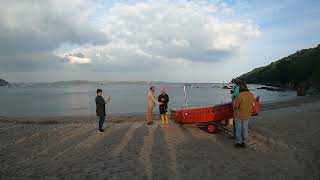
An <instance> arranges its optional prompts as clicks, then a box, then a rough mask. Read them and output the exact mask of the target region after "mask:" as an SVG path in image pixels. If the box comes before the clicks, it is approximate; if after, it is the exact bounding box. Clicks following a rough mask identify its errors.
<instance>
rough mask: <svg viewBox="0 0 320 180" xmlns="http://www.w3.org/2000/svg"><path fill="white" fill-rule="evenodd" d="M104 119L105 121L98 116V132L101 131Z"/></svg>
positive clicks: (102, 117)
mask: <svg viewBox="0 0 320 180" xmlns="http://www.w3.org/2000/svg"><path fill="white" fill-rule="evenodd" d="M104 119H105V118H104V116H100V118H99V130H102V127H103V123H104Z"/></svg>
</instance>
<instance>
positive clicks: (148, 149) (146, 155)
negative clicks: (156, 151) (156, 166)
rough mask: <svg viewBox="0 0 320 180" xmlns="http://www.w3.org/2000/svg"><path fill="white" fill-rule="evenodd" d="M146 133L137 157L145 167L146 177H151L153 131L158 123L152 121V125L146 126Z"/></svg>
mask: <svg viewBox="0 0 320 180" xmlns="http://www.w3.org/2000/svg"><path fill="white" fill-rule="evenodd" d="M147 128H148V134H147V135H146V136H144V139H143V145H142V147H141V150H140V155H139V157H140V158H139V159H140V160H141V161H142V162H143V164H144V167H145V173H146V175H147V179H152V161H151V155H152V146H153V143H154V132H155V131H156V129H157V128H158V124H157V123H156V122H154V125H152V126H147Z"/></svg>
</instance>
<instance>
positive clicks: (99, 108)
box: [96, 89, 111, 133]
mask: <svg viewBox="0 0 320 180" xmlns="http://www.w3.org/2000/svg"><path fill="white" fill-rule="evenodd" d="M110 100H111V97H110V96H109V98H108V100H107V101H105V100H104V99H103V97H102V90H101V89H97V96H96V114H97V116H98V117H99V132H100V133H102V132H104V130H103V128H102V127H103V123H104V120H105V116H106V106H105V105H106V103H108V102H109V101H110Z"/></svg>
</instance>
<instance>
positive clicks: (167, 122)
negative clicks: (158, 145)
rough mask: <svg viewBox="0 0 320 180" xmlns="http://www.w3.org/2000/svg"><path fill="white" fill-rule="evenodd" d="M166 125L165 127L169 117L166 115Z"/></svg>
mask: <svg viewBox="0 0 320 180" xmlns="http://www.w3.org/2000/svg"><path fill="white" fill-rule="evenodd" d="M166 124H167V125H168V124H169V117H168V115H166Z"/></svg>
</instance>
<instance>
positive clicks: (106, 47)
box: [0, 0, 320, 82]
mask: <svg viewBox="0 0 320 180" xmlns="http://www.w3.org/2000/svg"><path fill="white" fill-rule="evenodd" d="M319 19H320V1H318V0H304V1H302V0H282V1H279V0H270V1H267V2H263V1H258V0H257V1H253V0H92V1H87V0H68V1H66V0H46V1H42V0H41V1H40V0H1V1H0V78H3V79H6V80H8V81H9V82H52V81H65V80H94V81H100V80H129V81H135V80H145V81H169V82H229V81H230V80H231V79H232V78H233V77H236V76H238V75H241V74H243V73H245V72H247V71H250V70H252V69H253V68H256V67H260V66H264V65H267V64H269V63H270V62H272V61H275V60H278V59H280V58H282V57H284V56H287V55H289V54H291V53H294V52H295V51H297V50H299V49H302V48H310V47H314V46H316V45H318V44H319V43H320V21H319Z"/></svg>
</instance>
